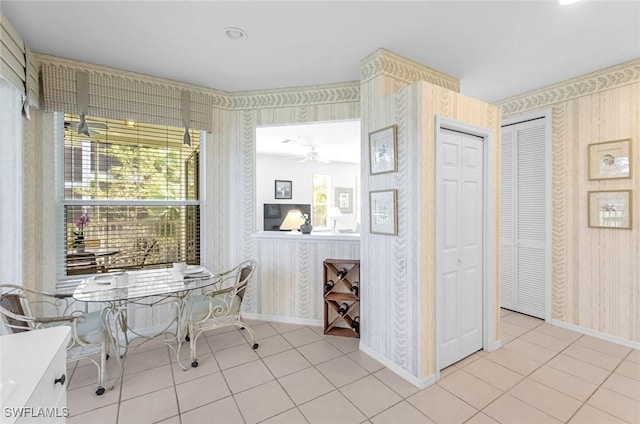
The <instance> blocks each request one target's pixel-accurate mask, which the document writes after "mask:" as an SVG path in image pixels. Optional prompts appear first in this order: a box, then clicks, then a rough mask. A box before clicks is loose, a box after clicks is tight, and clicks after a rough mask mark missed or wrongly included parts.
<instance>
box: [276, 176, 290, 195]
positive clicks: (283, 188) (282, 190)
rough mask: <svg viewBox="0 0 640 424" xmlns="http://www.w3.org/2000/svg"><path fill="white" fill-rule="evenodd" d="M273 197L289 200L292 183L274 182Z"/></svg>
mask: <svg viewBox="0 0 640 424" xmlns="http://www.w3.org/2000/svg"><path fill="white" fill-rule="evenodd" d="M275 185H276V187H275V197H276V199H291V194H292V192H293V187H292V185H293V183H292V182H291V181H285V180H276V184H275Z"/></svg>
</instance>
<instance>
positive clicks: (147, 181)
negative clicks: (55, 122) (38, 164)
mask: <svg viewBox="0 0 640 424" xmlns="http://www.w3.org/2000/svg"><path fill="white" fill-rule="evenodd" d="M64 121H65V125H64V140H63V144H64V149H63V151H64V161H63V163H64V165H63V178H62V180H63V184H64V187H63V190H62V192H63V193H64V194H63V196H62V197H63V199H62V209H63V213H62V216H63V220H64V221H63V234H64V235H63V236H62V243H61V244H62V246H61V248H62V249H63V252H64V254H63V255H61V257H63V258H64V261H63V263H62V264H61V268H62V269H63V272H62V274H63V275H75V274H89V273H99V272H107V271H110V270H111V271H113V270H128V269H137V268H148V267H166V266H168V265H170V264H171V263H173V262H176V261H186V262H188V263H192V264H198V263H199V262H200V236H199V233H200V230H199V222H200V203H199V178H198V176H199V169H200V168H199V134H198V133H197V132H195V133H193V134H192V136H191V140H192V142H191V146H186V145H184V144H183V133H184V129H183V128H172V127H163V126H158V125H147V124H135V125H131V126H128V125H126V124H125V123H124V122H121V121H115V120H105V119H95V118H87V122H88V124H89V129H90V133H91V137H88V136H86V135H83V134H78V131H77V128H78V117H77V116H73V115H65V116H64Z"/></svg>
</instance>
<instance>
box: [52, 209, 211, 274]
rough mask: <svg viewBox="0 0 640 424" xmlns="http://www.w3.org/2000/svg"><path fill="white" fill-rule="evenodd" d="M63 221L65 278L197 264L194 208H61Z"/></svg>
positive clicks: (197, 219)
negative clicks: (185, 263) (84, 223)
mask: <svg viewBox="0 0 640 424" xmlns="http://www.w3.org/2000/svg"><path fill="white" fill-rule="evenodd" d="M83 216H85V217H88V223H87V224H86V226H85V227H84V228H80V226H79V224H78V223H79V222H81V220H82V219H83V218H82V217H83ZM64 220H65V228H66V246H65V255H64V256H65V263H64V265H63V266H64V269H65V274H66V275H81V274H95V273H104V272H113V271H123V270H125V271H126V270H134V269H142V268H154V267H167V266H168V265H170V264H172V263H173V262H182V261H184V262H187V263H190V264H199V263H200V236H199V234H200V207H199V206H198V205H185V206H175V205H171V206H149V205H145V206H131V205H125V204H121V205H110V206H105V205H90V206H81V205H65V206H64Z"/></svg>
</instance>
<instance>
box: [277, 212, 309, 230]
mask: <svg viewBox="0 0 640 424" xmlns="http://www.w3.org/2000/svg"><path fill="white" fill-rule="evenodd" d="M302 224H304V217H303V216H302V212H300V211H299V210H298V209H291V210H290V211H289V212H287V216H285V218H284V221H282V224H281V225H280V230H281V231H292V230H298V229H300V226H301V225H302Z"/></svg>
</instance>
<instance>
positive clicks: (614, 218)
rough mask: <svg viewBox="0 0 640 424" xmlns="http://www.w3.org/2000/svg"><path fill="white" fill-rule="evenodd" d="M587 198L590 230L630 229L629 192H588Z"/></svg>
mask: <svg viewBox="0 0 640 424" xmlns="http://www.w3.org/2000/svg"><path fill="white" fill-rule="evenodd" d="M587 196H588V199H587V205H588V208H589V209H588V213H587V220H588V225H589V227H590V228H619V229H626V230H630V229H631V210H632V209H631V190H618V191H613V190H608V191H589V192H588V193H587Z"/></svg>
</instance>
